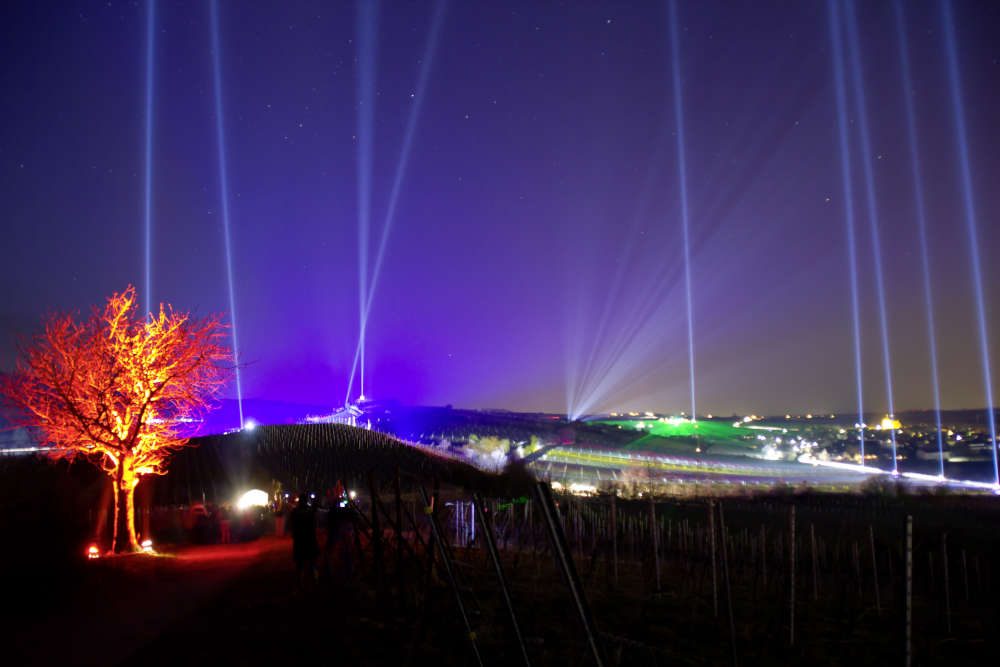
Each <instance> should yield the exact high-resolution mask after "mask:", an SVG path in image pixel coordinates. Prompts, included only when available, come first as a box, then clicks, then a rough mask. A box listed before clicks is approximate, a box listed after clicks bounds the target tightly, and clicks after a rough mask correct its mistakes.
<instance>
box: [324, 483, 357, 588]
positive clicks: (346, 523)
mask: <svg viewBox="0 0 1000 667" xmlns="http://www.w3.org/2000/svg"><path fill="white" fill-rule="evenodd" d="M330 500H331V502H330V508H329V511H328V512H327V515H326V554H325V557H326V558H325V560H326V567H327V568H329V569H331V570H335V568H334V567H333V564H334V561H335V560H339V561H340V573H339V574H340V576H339V577H335V578H334V580H335V581H337V580H339V581H341V582H343V583H347V582H349V581H350V579H351V575H352V574H353V572H354V560H353V553H352V551H351V546H352V545H351V542H352V540H353V539H354V519H355V517H354V508H352V507H351V503H350V500H349V499H348V495H347V492H346V491H345V490H344V485H343V484H341V483H340V482H339V481H338V482H337V487H336V489H335V490H334V492H333V494H332V498H331V499H330Z"/></svg>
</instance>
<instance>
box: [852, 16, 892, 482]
mask: <svg viewBox="0 0 1000 667" xmlns="http://www.w3.org/2000/svg"><path fill="white" fill-rule="evenodd" d="M844 10H845V12H846V14H847V16H846V27H847V38H848V40H847V44H848V49H847V52H848V54H849V58H850V64H851V75H852V76H851V83H852V84H853V85H852V88H853V89H854V104H855V111H856V113H857V115H858V126H859V131H860V135H861V164H862V166H863V168H864V176H865V203H866V204H867V209H868V231H869V232H870V233H871V241H872V255H873V256H874V260H875V296H876V298H877V300H878V319H879V337H880V339H881V343H882V372H883V374H884V375H885V396H886V403H887V404H888V408H889V417H890V418H893V419H894V418H895V414H896V410H895V403H894V399H893V386H892V357H891V355H890V350H889V318H888V312H887V308H886V303H885V279H884V275H883V273H884V272H883V268H882V242H881V238H880V234H879V214H878V195H877V191H876V186H875V174H874V171H873V170H872V159H871V156H872V147H871V134H870V132H869V128H868V103H867V101H866V98H865V82H864V73H863V71H862V66H861V45H860V40H859V38H858V27H857V19H856V18H855V15H854V3H853V2H846V3H844ZM889 439H890V441H891V443H892V472H893V474H895V473H898V472H899V461H898V460H897V459H896V429H894V428H890V429H889Z"/></svg>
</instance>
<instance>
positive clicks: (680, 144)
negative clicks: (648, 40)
mask: <svg viewBox="0 0 1000 667" xmlns="http://www.w3.org/2000/svg"><path fill="white" fill-rule="evenodd" d="M669 8H670V53H671V66H672V67H671V69H672V73H673V83H674V119H675V122H676V123H677V177H678V179H679V186H678V190H679V192H680V200H681V233H682V236H683V243H684V292H685V296H686V301H685V305H686V308H687V335H688V336H687V338H688V370H689V374H690V379H691V419H694V420H697V418H698V411H697V407H696V403H695V371H694V306H693V304H692V293H691V292H692V290H691V243H690V233H689V227H690V219H689V215H688V191H687V157H686V155H685V151H686V148H685V145H684V143H685V142H684V99H683V88H682V86H681V63H680V37H679V36H678V31H677V2H676V0H670V2H669Z"/></svg>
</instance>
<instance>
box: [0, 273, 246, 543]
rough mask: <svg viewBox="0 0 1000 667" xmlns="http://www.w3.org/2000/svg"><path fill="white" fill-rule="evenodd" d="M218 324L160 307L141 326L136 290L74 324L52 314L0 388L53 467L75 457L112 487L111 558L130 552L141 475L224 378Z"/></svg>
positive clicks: (181, 436) (165, 454)
mask: <svg viewBox="0 0 1000 667" xmlns="http://www.w3.org/2000/svg"><path fill="white" fill-rule="evenodd" d="M225 339H226V330H225V326H224V325H223V324H222V321H221V319H220V318H219V317H218V316H212V317H207V318H201V319H196V318H192V317H191V316H189V315H188V314H187V313H177V312H174V310H173V308H171V307H170V306H163V305H161V306H160V310H159V313H152V314H150V315H149V316H147V317H145V318H143V317H141V316H140V313H139V312H138V309H137V304H136V298H135V288H133V287H131V286H130V287H129V288H128V289H126V290H125V291H124V292H122V293H121V294H114V295H113V296H112V297H111V298H110V299H108V302H107V304H106V305H105V306H104V308H103V309H99V308H95V309H94V310H93V312H92V314H91V316H90V317H89V318H88V319H86V320H84V321H82V322H78V321H76V320H75V319H74V318H73V316H72V315H53V316H50V317H49V318H47V320H46V321H45V328H44V331H43V332H42V333H39V334H37V335H36V336H35V337H34V338H33V339H32V340H31V341H30V343H29V344H28V345H26V346H25V347H24V349H23V350H22V351H21V353H20V356H19V359H18V362H17V368H16V370H15V371H14V373H13V374H11V375H10V376H8V377H7V378H6V379H5V380H4V381H3V383H2V384H0V393H2V394H3V395H4V396H6V398H7V400H8V401H9V402H10V403H11V404H13V407H14V408H15V409H16V412H18V413H19V415H20V417H19V418H20V422H21V424H22V425H24V426H28V427H31V428H34V429H36V430H37V432H38V434H39V437H40V439H41V440H42V441H43V442H45V443H46V453H47V454H48V455H49V456H50V457H52V458H56V459H58V458H69V459H73V458H76V457H82V458H84V459H86V460H88V461H90V462H92V463H94V464H95V465H97V466H99V467H100V468H101V470H103V471H104V472H105V473H106V474H107V475H108V476H109V477H110V478H111V482H112V484H113V486H114V491H115V494H114V497H115V520H114V535H113V538H112V545H113V549H114V551H116V552H121V551H134V550H136V549H138V547H139V545H138V541H137V539H136V534H135V522H134V505H133V496H134V493H135V488H136V485H138V483H139V480H140V479H141V478H142V477H143V476H144V475H162V474H165V473H166V470H167V461H168V459H169V457H170V455H171V454H172V453H173V452H175V451H177V450H178V449H180V448H181V447H184V446H185V445H187V444H188V439H187V437H185V434H186V433H189V432H190V425H191V424H190V422H191V421H192V420H193V419H196V418H197V417H198V416H199V415H201V414H203V413H204V412H205V411H206V410H207V409H208V408H209V407H211V405H212V403H213V402H214V399H215V398H217V397H218V395H219V392H220V391H221V390H222V388H223V386H224V385H225V382H226V380H227V378H228V376H229V374H230V371H231V369H232V356H231V354H230V351H229V348H228V347H227V346H226V344H225Z"/></svg>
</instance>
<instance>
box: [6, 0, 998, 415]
mask: <svg viewBox="0 0 1000 667" xmlns="http://www.w3.org/2000/svg"><path fill="white" fill-rule="evenodd" d="M148 6H149V5H148V4H146V3H145V2H140V3H135V2H118V1H114V2H100V3H98V2H93V3H48V2H35V1H29V2H5V3H2V8H0V16H2V26H3V33H4V34H3V38H2V40H0V49H2V63H3V65H2V66H0V69H2V89H3V101H2V106H0V109H2V115H3V122H2V124H0V201H2V219H3V235H2V242H0V286H2V293H3V300H2V301H0V369H9V368H10V367H11V366H12V365H13V363H14V358H15V343H16V341H17V339H18V337H19V336H23V335H25V334H28V333H30V332H31V331H33V330H35V329H36V328H37V327H38V325H39V323H40V321H41V318H42V316H43V315H44V314H45V313H46V312H48V311H51V310H59V311H62V310H79V311H83V312H86V311H87V310H88V309H89V307H90V305H92V304H96V303H99V302H101V301H102V300H103V299H104V298H105V297H106V296H107V295H109V294H110V293H111V292H113V291H115V290H121V289H123V288H124V287H125V286H126V285H128V284H130V283H131V284H135V285H136V287H137V288H139V289H140V291H141V290H143V289H144V287H145V286H144V273H145V267H144V250H143V248H144V227H143V216H144V182H145V181H144V179H145V155H144V147H145V127H146V109H145V94H146V93H145V87H146V17H147V11H148ZM905 7H906V26H907V30H908V38H909V44H910V51H909V53H910V57H911V62H912V69H913V89H912V94H913V100H914V103H915V110H916V114H917V121H918V128H917V129H918V135H919V151H920V154H921V156H922V158H923V163H922V166H923V187H924V189H925V196H926V204H927V213H928V225H929V238H928V241H929V246H930V258H931V266H932V275H933V296H934V300H935V306H936V311H937V312H936V315H937V317H936V322H935V326H936V332H937V335H938V343H939V357H940V365H941V394H942V401H943V404H944V406H945V407H981V406H983V405H984V393H983V382H982V373H981V370H980V363H979V359H980V357H979V352H978V347H977V345H978V342H977V337H976V336H977V325H976V315H975V313H976V310H975V304H974V299H973V296H972V294H973V292H972V285H973V282H972V274H971V272H970V268H969V252H968V239H967V235H966V231H965V222H964V218H963V208H962V196H961V193H962V190H961V184H960V181H959V171H958V162H957V159H956V158H957V155H958V153H957V150H956V141H955V130H954V122H953V115H952V113H951V103H950V97H949V87H948V85H949V84H948V77H947V71H948V70H947V66H946V58H945V50H944V40H943V33H942V21H941V6H940V5H939V4H938V3H937V2H908V3H906V4H905ZM433 10H434V4H432V3H430V2H388V1H385V2H382V3H381V5H380V7H379V9H378V12H377V21H378V25H377V31H376V35H377V53H376V57H375V59H374V64H375V67H374V72H375V79H374V84H373V85H374V116H373V122H372V128H373V132H372V134H371V135H370V136H371V146H372V155H371V203H370V206H371V231H370V238H371V241H370V248H371V252H372V255H374V253H375V248H376V247H377V245H378V238H379V234H380V233H381V228H382V225H383V223H384V219H385V215H386V207H387V204H388V199H389V195H390V191H391V188H392V183H393V177H394V174H395V171H396V168H397V162H398V160H399V156H400V151H401V147H402V145H403V142H404V135H405V129H406V127H407V123H408V116H409V114H410V113H411V110H413V109H414V107H415V106H416V102H417V93H418V90H417V88H418V76H419V74H420V69H421V62H422V60H423V59H424V57H425V55H424V53H425V44H426V42H427V34H428V30H429V28H430V25H431V18H432V14H433ZM678 13H679V17H680V23H679V34H680V42H679V52H680V61H679V62H680V72H681V76H682V87H683V96H684V97H683V103H684V104H683V109H684V124H685V144H686V157H687V182H688V195H689V206H690V235H691V259H692V264H691V280H692V285H693V306H694V321H693V329H694V334H695V336H694V340H695V355H696V378H697V397H698V409H699V412H702V413H704V412H716V413H726V414H728V413H731V412H734V411H735V412H740V413H748V412H757V413H771V414H773V413H784V412H788V411H791V412H799V411H801V412H806V411H816V412H819V411H824V412H826V411H842V410H850V409H853V408H854V406H855V381H854V366H853V363H854V362H853V347H852V345H853V344H852V337H851V315H850V312H851V311H850V291H849V274H848V270H847V266H848V264H847V246H846V241H845V238H846V237H845V226H844V206H845V202H844V196H843V185H842V181H841V167H840V152H839V144H838V129H837V128H838V125H837V113H836V101H835V95H834V85H833V81H834V79H833V74H832V72H833V69H832V64H831V46H830V45H831V42H830V32H829V23H828V12H827V5H826V3H825V2H806V1H803V2H767V1H754V2H718V3H717V2H712V1H707V0H706V1H702V0H699V1H697V2H694V1H692V2H680V3H679V4H678ZM357 14H358V12H357V7H356V5H355V4H353V3H332V2H328V1H324V2H294V1H288V2H235V1H229V2H227V1H223V2H221V3H220V5H219V25H220V39H221V45H222V48H221V51H220V56H221V58H220V65H221V73H222V97H223V101H224V114H223V121H224V122H223V125H224V128H225V135H226V137H225V140H226V149H227V151H226V152H227V154H226V159H227V163H228V181H229V192H230V202H229V203H230V225H231V229H232V259H233V276H234V282H235V284H234V293H235V298H236V310H237V314H238V325H239V329H238V335H239V342H240V356H241V359H242V362H243V372H242V382H243V393H244V395H245V396H248V397H256V398H268V399H282V400H289V401H299V402H308V403H312V404H328V405H336V404H342V403H343V401H344V396H345V392H346V391H347V383H348V375H349V374H350V369H351V365H352V360H353V358H354V351H355V345H356V341H357V335H358V282H359V278H358V265H359V255H358V215H359V213H358V212H359V195H358V193H359V187H358V179H359V174H361V173H362V171H363V170H362V169H360V168H359V165H360V164H363V163H364V162H365V161H364V160H363V159H362V160H360V161H359V137H358V134H359V103H358V99H359V80H358V76H359V72H360V71H361V68H359V59H358V46H359V41H358V38H357V32H356V31H357V26H358V18H357ZM954 15H955V27H956V34H957V40H958V42H957V43H958V47H959V48H958V59H959V65H960V69H961V75H962V85H963V93H964V100H965V107H966V108H965V121H966V124H967V131H968V137H969V150H970V154H969V157H970V160H971V162H970V166H971V170H972V174H973V178H974V181H973V189H974V193H975V196H976V200H975V203H976V207H977V213H978V216H977V224H978V232H979V243H980V247H981V249H980V252H981V254H982V258H983V268H984V272H985V274H984V280H983V282H984V286H985V297H986V307H987V312H988V322H987V324H988V331H989V335H990V342H991V350H992V352H993V353H994V357H1000V338H998V334H1000V308H998V307H997V298H998V292H997V290H996V288H995V285H996V284H997V282H998V279H1000V268H998V267H997V264H996V262H995V261H993V258H996V257H997V256H998V253H1000V225H998V224H997V220H998V219H1000V187H998V183H1000V133H998V132H997V120H998V119H1000V4H998V3H995V2H956V3H955V5H954ZM667 17H668V13H667V8H666V5H664V4H663V3H658V2H650V3H640V2H633V3H603V2H565V3H548V2H543V3H539V2H491V3H481V2H466V1H453V2H451V3H450V4H449V5H448V6H447V8H446V10H445V13H444V19H443V24H442V26H441V31H440V41H439V43H438V44H437V45H436V49H435V50H434V56H433V57H434V60H433V64H432V67H431V68H430V72H429V77H428V79H427V86H426V90H425V92H424V98H423V104H422V107H421V113H420V115H419V117H418V118H417V120H416V123H415V132H414V134H413V137H412V151H411V153H410V159H409V163H408V167H407V170H406V172H405V177H404V179H403V181H402V187H401V189H400V191H399V199H398V208H397V210H396V214H395V218H394V223H393V226H392V229H391V234H390V235H389V237H388V245H387V250H386V255H385V264H384V268H383V270H382V273H381V275H380V277H379V279H378V283H377V289H376V290H375V296H374V301H373V304H372V306H371V316H370V321H369V325H368V335H367V340H368V345H367V360H368V369H367V378H366V393H368V394H369V395H372V396H375V397H394V398H398V399H401V400H404V401H407V402H412V403H421V404H446V403H452V404H454V405H456V406H464V407H497V408H510V409H532V410H552V411H559V412H565V411H567V410H571V411H572V410H575V409H579V408H580V406H581V405H586V407H587V408H588V409H590V410H595V411H596V410H602V409H603V410H614V409H623V408H635V409H649V410H662V411H680V410H687V409H690V400H689V383H688V350H687V329H686V326H687V320H686V314H685V295H684V279H683V275H684V274H683V249H682V245H681V222H680V215H679V209H680V204H679V189H678V182H679V179H678V168H677V153H676V151H677V138H678V137H677V133H676V131H675V127H676V124H675V115H674V95H673V92H672V79H671V67H672V61H671V55H670V54H671V46H670V41H669V35H670V32H669V23H668V19H667ZM857 18H858V26H859V31H860V44H861V55H862V59H863V66H864V79H865V85H866V93H867V103H868V110H869V114H870V128H871V144H872V146H871V152H870V154H862V151H861V146H860V143H859V141H858V137H857V128H858V117H857V115H856V113H854V110H853V102H852V103H851V106H850V108H851V114H850V123H851V125H850V127H851V141H852V151H853V153H854V157H855V161H854V164H853V172H854V175H855V179H856V182H855V183H854V185H855V195H856V199H855V209H856V211H857V216H858V217H857V221H856V222H857V225H858V231H857V234H858V245H857V252H858V259H859V265H860V276H859V278H860V283H859V290H860V297H861V303H860V307H861V321H860V327H861V333H862V348H863V359H864V380H865V393H866V407H867V408H868V409H870V410H873V411H875V410H884V409H885V406H886V400H885V390H884V386H885V383H884V379H883V374H882V360H881V352H880V343H879V323H878V315H877V303H876V298H875V291H874V289H875V288H874V285H875V282H874V262H873V258H872V244H871V239H870V236H869V232H868V227H867V225H868V219H867V216H866V215H865V205H864V186H863V182H862V181H863V178H862V175H863V170H862V167H861V162H860V160H862V159H865V160H870V161H871V164H872V165H873V168H874V175H875V180H876V187H877V196H878V206H879V208H878V211H879V214H880V224H881V240H882V248H883V264H884V267H885V290H886V298H887V302H888V309H889V313H888V315H889V330H890V333H891V348H892V361H893V375H894V380H895V387H896V392H895V394H896V405H897V408H898V409H906V408H921V407H930V406H931V405H932V399H931V391H930V373H929V361H928V359H929V357H928V343H927V341H928V337H927V327H926V321H925V309H924V296H923V292H922V289H921V284H922V280H923V279H922V273H921V261H920V247H919V238H918V234H917V227H916V223H915V219H914V210H915V206H914V194H913V181H912V176H911V169H910V166H911V161H910V157H909V155H910V153H909V145H908V143H907V129H906V122H905V111H904V102H903V100H904V97H903V94H904V90H903V87H902V85H901V81H900V59H899V51H898V42H897V34H896V29H895V20H894V15H893V6H892V4H891V3H889V2H861V3H858V5H857ZM211 34H212V33H211V22H210V12H209V5H208V3H205V2H162V1H161V2H159V3H158V4H157V14H156V42H155V54H156V61H155V67H154V76H155V78H154V98H155V100H154V110H153V124H152V128H153V142H152V145H153V159H152V174H153V177H152V186H153V198H152V201H151V211H152V221H153V230H154V231H153V236H152V239H153V263H152V267H151V273H152V285H153V289H152V298H153V300H154V301H155V302H159V301H166V302H170V303H172V304H174V306H176V307H178V308H181V309H184V310H193V311H195V312H196V313H200V314H208V313H211V312H220V311H228V310H229V301H228V291H227V278H226V275H227V274H226V262H225V251H224V236H223V221H222V216H221V207H222V204H221V200H220V179H219V167H218V165H219V162H218V153H217V150H216V147H217V134H216V108H215V97H214V89H213V85H214V84H213V69H212V67H213V65H212V50H211ZM852 99H853V98H852ZM368 262H369V266H371V265H373V262H374V260H373V259H372V258H370V259H369V260H368ZM587 368H589V369H590V370H589V371H587V370H586V369H587ZM998 370H1000V365H998ZM585 378H589V379H585ZM233 391H235V390H233Z"/></svg>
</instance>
